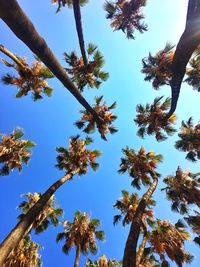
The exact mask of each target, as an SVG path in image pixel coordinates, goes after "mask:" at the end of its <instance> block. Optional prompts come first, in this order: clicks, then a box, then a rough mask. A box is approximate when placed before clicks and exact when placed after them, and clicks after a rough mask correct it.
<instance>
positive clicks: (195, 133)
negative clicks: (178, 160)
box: [175, 117, 200, 161]
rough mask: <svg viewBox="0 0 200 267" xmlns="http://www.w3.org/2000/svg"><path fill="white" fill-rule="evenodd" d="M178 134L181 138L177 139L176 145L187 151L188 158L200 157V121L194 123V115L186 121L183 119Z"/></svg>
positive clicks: (195, 158)
mask: <svg viewBox="0 0 200 267" xmlns="http://www.w3.org/2000/svg"><path fill="white" fill-rule="evenodd" d="M178 136H179V138H180V139H179V140H178V141H176V143H175V147H176V148H177V149H178V150H181V151H184V152H187V155H186V159H188V160H191V161H197V159H200V123H198V124H197V125H194V124H193V121H192V117H190V118H189V120H188V121H186V122H184V121H182V126H181V129H180V132H179V134H178Z"/></svg>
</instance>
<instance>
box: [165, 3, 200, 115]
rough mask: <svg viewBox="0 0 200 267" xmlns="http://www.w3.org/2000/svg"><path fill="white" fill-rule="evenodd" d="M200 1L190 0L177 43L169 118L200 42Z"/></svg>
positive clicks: (173, 64) (174, 108)
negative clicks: (188, 64)
mask: <svg viewBox="0 0 200 267" xmlns="http://www.w3.org/2000/svg"><path fill="white" fill-rule="evenodd" d="M199 20H200V1H199V0H189V3H188V10H187V18H186V26H185V30H184V32H183V34H182V36H181V38H180V40H179V42H178V44H177V47H176V50H175V54H174V59H173V62H172V80H171V83H170V85H171V92H172V102H171V108H170V111H169V113H168V114H167V118H169V117H170V116H171V115H172V114H173V113H174V112H175V110H176V106H177V103H178V98H179V93H180V89H181V84H182V81H183V77H184V75H185V72H186V65H187V63H188V61H189V60H190V58H191V56H192V53H193V52H194V51H195V49H196V48H197V46H198V45H199V44H200V26H199V25H200V24H199Z"/></svg>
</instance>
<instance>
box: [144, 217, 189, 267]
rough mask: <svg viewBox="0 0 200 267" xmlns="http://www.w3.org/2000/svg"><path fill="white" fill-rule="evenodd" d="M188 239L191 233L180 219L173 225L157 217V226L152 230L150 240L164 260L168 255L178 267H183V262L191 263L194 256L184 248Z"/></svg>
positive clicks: (155, 250) (154, 249)
mask: <svg viewBox="0 0 200 267" xmlns="http://www.w3.org/2000/svg"><path fill="white" fill-rule="evenodd" d="M188 239H190V237H189V234H188V233H187V232H186V231H185V229H184V225H183V224H182V223H181V222H180V221H178V222H177V223H176V224H175V225H173V224H171V223H170V222H169V221H167V220H158V219H157V226H156V227H155V228H154V229H153V230H152V232H151V234H150V238H149V241H150V243H151V245H152V249H153V251H154V252H156V253H158V254H159V256H160V259H161V260H162V261H166V259H165V255H167V256H168V257H169V259H170V260H172V261H174V262H175V263H176V264H177V266H178V267H182V266H183V263H190V262H191V260H192V258H193V256H192V255H191V254H189V253H188V252H187V251H185V250H184V242H185V240H188Z"/></svg>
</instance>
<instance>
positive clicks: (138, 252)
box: [136, 229, 147, 267]
mask: <svg viewBox="0 0 200 267" xmlns="http://www.w3.org/2000/svg"><path fill="white" fill-rule="evenodd" d="M146 243H147V231H146V229H145V230H144V234H143V239H142V243H141V244H140V246H139V249H138V251H137V255H136V266H137V267H138V266H139V264H140V262H141V259H142V256H143V253H144V249H145V246H146Z"/></svg>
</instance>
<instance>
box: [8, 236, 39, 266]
mask: <svg viewBox="0 0 200 267" xmlns="http://www.w3.org/2000/svg"><path fill="white" fill-rule="evenodd" d="M41 248H42V246H41V245H39V244H37V243H35V242H33V241H32V240H31V238H30V236H29V235H27V236H25V237H24V238H23V239H22V240H21V241H20V242H19V244H18V246H17V247H16V248H15V249H14V250H12V251H11V253H10V254H9V256H8V258H7V259H6V261H5V263H4V264H3V267H28V266H29V267H42V261H41V255H40V254H39V252H38V250H39V249H41Z"/></svg>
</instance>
